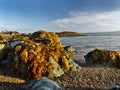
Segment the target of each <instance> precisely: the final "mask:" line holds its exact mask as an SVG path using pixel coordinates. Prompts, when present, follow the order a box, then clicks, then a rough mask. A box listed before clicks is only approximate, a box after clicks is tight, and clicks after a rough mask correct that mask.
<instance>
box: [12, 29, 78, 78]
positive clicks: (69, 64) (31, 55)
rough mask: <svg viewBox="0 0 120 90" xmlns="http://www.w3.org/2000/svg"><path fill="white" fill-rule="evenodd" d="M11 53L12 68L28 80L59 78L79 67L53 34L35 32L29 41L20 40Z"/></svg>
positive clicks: (41, 31)
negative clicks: (12, 53)
mask: <svg viewBox="0 0 120 90" xmlns="http://www.w3.org/2000/svg"><path fill="white" fill-rule="evenodd" d="M16 40H17V39H16ZM19 40H20V39H19ZM13 52H14V58H13V65H14V68H15V69H16V70H17V71H18V72H19V73H20V74H21V75H23V76H26V77H27V78H28V79H31V78H40V77H43V76H45V77H48V78H54V77H59V76H61V75H62V74H64V73H65V72H67V71H69V70H77V69H78V67H79V66H78V65H77V64H75V62H74V61H73V60H72V59H71V56H70V53H68V52H66V51H65V50H64V47H63V45H62V43H61V42H60V39H59V38H58V36H57V35H56V34H55V33H53V32H45V31H43V30H40V31H37V32H35V33H33V34H31V35H30V37H29V39H23V40H21V41H20V42H19V43H18V44H17V45H16V46H15V47H14V49H13Z"/></svg>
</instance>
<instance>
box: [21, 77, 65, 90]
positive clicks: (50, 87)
mask: <svg viewBox="0 0 120 90" xmlns="http://www.w3.org/2000/svg"><path fill="white" fill-rule="evenodd" d="M22 90H65V89H64V88H63V87H61V86H59V85H58V84H57V83H56V82H54V81H52V80H50V79H47V78H44V77H43V78H38V79H33V80H29V81H28V82H27V83H26V84H25V85H23V87H22Z"/></svg>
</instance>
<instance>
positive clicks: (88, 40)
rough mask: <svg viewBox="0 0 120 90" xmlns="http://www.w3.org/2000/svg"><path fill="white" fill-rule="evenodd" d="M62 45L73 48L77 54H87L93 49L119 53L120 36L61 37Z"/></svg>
mask: <svg viewBox="0 0 120 90" xmlns="http://www.w3.org/2000/svg"><path fill="white" fill-rule="evenodd" d="M60 39H61V42H62V44H63V45H65V46H66V45H71V46H73V47H74V48H75V49H76V51H77V52H78V53H79V54H83V55H85V54H87V53H88V52H90V51H91V50H93V49H95V48H100V49H107V50H112V51H120V36H118V35H117V36H112V35H110V36H79V37H61V38H60Z"/></svg>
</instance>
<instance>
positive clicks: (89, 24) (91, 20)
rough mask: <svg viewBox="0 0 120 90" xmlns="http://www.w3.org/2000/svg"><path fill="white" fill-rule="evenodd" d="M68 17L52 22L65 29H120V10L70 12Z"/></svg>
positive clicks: (87, 30)
mask: <svg viewBox="0 0 120 90" xmlns="http://www.w3.org/2000/svg"><path fill="white" fill-rule="evenodd" d="M69 15H70V16H69V17H68V18H62V19H57V20H54V21H52V22H51V23H50V24H51V25H54V26H56V27H57V28H61V29H63V30H71V29H74V30H76V31H78V30H79V31H80V30H83V31H85V32H91V31H90V30H92V31H112V30H120V11H119V10H117V11H109V12H80V11H77V12H70V13H69Z"/></svg>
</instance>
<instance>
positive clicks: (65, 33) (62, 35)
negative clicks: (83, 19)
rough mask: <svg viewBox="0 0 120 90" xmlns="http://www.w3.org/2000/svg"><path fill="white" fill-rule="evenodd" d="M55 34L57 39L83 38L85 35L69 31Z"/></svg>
mask: <svg viewBox="0 0 120 90" xmlns="http://www.w3.org/2000/svg"><path fill="white" fill-rule="evenodd" d="M56 34H57V35H58V36H59V37H75V36H85V34H82V33H79V32H70V31H64V32H56Z"/></svg>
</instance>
